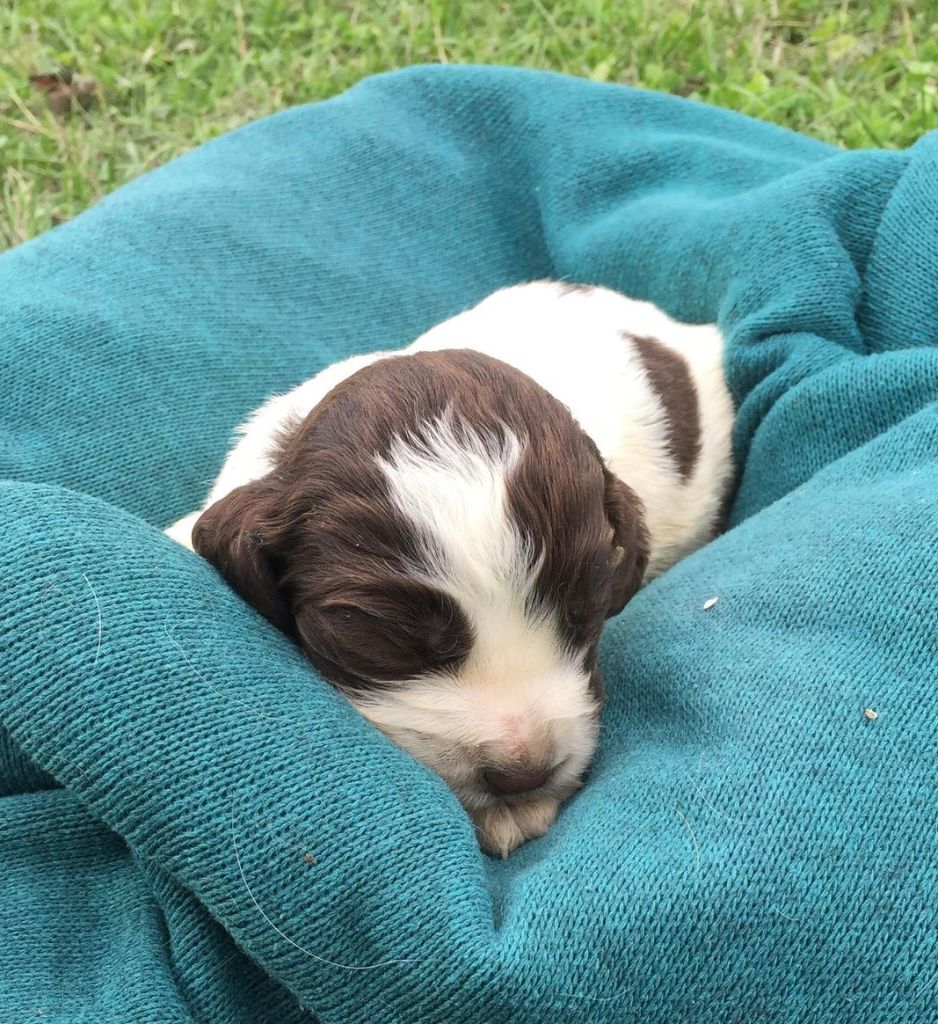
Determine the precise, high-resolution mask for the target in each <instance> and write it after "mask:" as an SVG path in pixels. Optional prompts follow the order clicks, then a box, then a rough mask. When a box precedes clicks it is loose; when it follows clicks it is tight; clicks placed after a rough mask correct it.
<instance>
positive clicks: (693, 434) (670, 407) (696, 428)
mask: <svg viewBox="0 0 938 1024" xmlns="http://www.w3.org/2000/svg"><path fill="white" fill-rule="evenodd" d="M623 336H624V337H626V338H628V340H629V341H631V342H632V344H633V345H634V346H635V351H636V352H637V353H638V355H639V358H640V359H641V361H642V366H643V368H644V370H645V373H646V374H647V375H648V380H649V382H650V383H651V386H652V387H653V388H654V389H655V392H656V393H657V395H658V398H659V400H660V401H661V404H662V405H663V406H664V411H665V415H666V416H667V420H668V452H669V454H670V455H671V457H672V458H673V459H674V462H675V463H676V465H677V468H678V472H679V473H680V475H681V479H682V480H687V479H688V477H690V475H691V473H692V472H693V471H694V466H695V465H696V464H697V459H698V458H699V457H700V445H701V436H700V403H699V401H698V398H697V388H696V387H695V386H694V381H693V378H692V377H691V374H690V368H689V367H688V365H687V362H686V360H685V359H684V357H683V356H681V355H680V354H679V353H678V352H675V351H674V350H673V349H672V348H669V347H668V346H667V345H662V344H661V342H660V341H657V340H655V339H654V338H638V337H635V336H634V335H632V334H624V335H623Z"/></svg>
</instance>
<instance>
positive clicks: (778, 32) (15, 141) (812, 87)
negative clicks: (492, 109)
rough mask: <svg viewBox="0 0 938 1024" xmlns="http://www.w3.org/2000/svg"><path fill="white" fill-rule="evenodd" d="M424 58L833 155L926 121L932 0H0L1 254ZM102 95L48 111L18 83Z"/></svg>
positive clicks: (935, 12)
mask: <svg viewBox="0 0 938 1024" xmlns="http://www.w3.org/2000/svg"><path fill="white" fill-rule="evenodd" d="M423 61H445V62H449V63H460V62H481V63H496V64H520V65H527V66H529V67H538V68H551V69H554V70H558V71H566V72H569V73H571V74H575V75H583V76H587V77H591V78H595V79H601V80H604V81H611V82H626V83H629V84H632V85H641V86H646V87H649V88H653V89H661V90H665V91H667V92H673V93H679V94H681V95H684V96H693V97H697V98H699V99H703V100H706V101H708V102H710V103H715V104H719V105H720V106H725V107H733V108H735V109H737V110H741V111H744V112H745V113H747V114H752V115H755V116H756V117H761V118H765V119H767V120H770V121H776V122H779V123H780V124H785V125H788V126H790V127H792V128H795V129H798V130H800V131H804V132H807V133H808V134H811V135H814V136H817V137H818V138H821V139H825V140H827V141H830V142H834V143H838V144H840V145H843V146H846V147H862V146H892V147H899V146H905V145H908V144H910V143H911V142H913V141H914V140H915V139H916V138H918V137H919V136H920V135H921V134H922V133H924V132H926V131H928V130H930V129H931V128H933V127H935V126H936V124H938V99H936V95H938V0H922V2H918V3H914V2H906V3H887V2H882V0H866V2H857V0H854V2H842V3H840V4H831V3H824V2H821V0H794V2H784V0H778V2H770V3H758V2H753V0H735V2H734V0H729V2H727V0H673V2H671V3H668V2H667V0H665V2H662V0H561V2H552V0H464V2H460V3H457V2H456V0H450V2H443V0H430V2H426V3H415V2H414V3H410V2H406V0H386V2H382V3H377V2H373V3H371V4H357V3H337V2H333V0H319V2H316V0H309V2H307V3H299V2H295V0H259V2H250V0H245V2H243V3H233V2H228V3H222V2H218V0H204V2H199V0H115V2H113V3H108V4H103V3H101V0H19V2H17V0H0V190H2V191H0V195H2V199H0V204H2V206H0V248H2V247H3V246H5V245H6V246H8V245H15V244H17V243H18V242H21V241H23V240H24V239H27V238H30V237H31V236H33V235H35V234H37V233H38V232H41V231H44V230H45V229H46V228H48V227H50V226H51V225H52V224H55V223H58V222H60V221H62V220H65V219H68V218H69V217H72V216H74V215H75V214H76V213H78V212H79V211H81V210H82V209H84V208H85V207H86V206H88V205H89V204H90V203H92V202H94V201H95V200H96V199H98V198H99V197H100V196H102V195H104V194H105V193H107V192H109V191H111V190H112V189H114V188H116V187H117V186H118V185H121V184H122V183H123V182H125V181H127V180H128V179H130V178H133V177H134V176H136V175H138V174H141V173H142V172H143V171H146V170H148V169H149V168H151V167H155V166H156V165H157V164H160V163H163V162H164V161H166V160H168V159H170V158H171V157H173V156H175V155H177V154H178V153H181V152H183V151H184V150H186V149H188V148H190V147H191V146H194V145H196V144H197V143H200V142H203V141H204V140H206V139H208V138H211V137H212V136H214V135H217V134H219V133H220V132H224V131H227V130H228V129H230V128H234V127H236V126H237V125H239V124H242V123H243V122H245V121H247V120H250V119H252V118H256V117H259V116H261V115H262V114H267V113H270V112H272V111H274V110H278V109H280V108H282V107H285V106H289V105H291V104H295V103H303V102H308V101H310V100H317V99H322V98H324V97H326V96H330V95H332V94H334V93H336V92H339V91H340V90H343V89H345V88H347V87H348V86H350V85H352V84H353V83H354V82H355V81H357V80H358V79H359V78H361V77H363V76H364V75H368V74H371V73H373V72H377V71H384V70H388V69H390V68H397V67H401V66H403V65H407V64H412V63H418V62H423ZM56 65H70V66H73V67H74V68H75V69H76V71H77V72H78V73H80V74H82V75H89V76H92V77H93V78H95V79H97V80H98V82H99V83H100V87H101V90H102V94H103V100H102V102H101V103H100V104H99V105H98V106H97V107H96V108H95V109H93V110H92V111H90V112H89V113H87V114H84V113H78V114H72V115H71V116H69V117H67V118H65V119H57V118H56V117H55V116H53V114H52V113H51V112H50V111H49V110H47V109H46V106H45V100H44V98H43V96H42V95H41V94H40V93H39V92H37V91H36V90H35V89H34V88H33V87H32V86H31V85H30V83H29V76H30V74H32V73H34V72H41V71H45V70H48V69H50V68H53V67H55V66H56Z"/></svg>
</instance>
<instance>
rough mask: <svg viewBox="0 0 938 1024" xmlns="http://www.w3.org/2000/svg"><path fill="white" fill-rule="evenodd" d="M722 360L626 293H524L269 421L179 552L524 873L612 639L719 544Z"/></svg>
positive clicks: (455, 322) (270, 406)
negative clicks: (281, 641)
mask: <svg viewBox="0 0 938 1024" xmlns="http://www.w3.org/2000/svg"><path fill="white" fill-rule="evenodd" d="M722 350H723V346H722V339H721V337H720V335H719V333H718V332H717V331H716V329H715V328H713V327H708V326H689V325H686V324H679V323H677V322H675V321H673V320H671V319H670V318H669V317H667V316H666V315H665V314H664V313H663V312H661V311H660V310H658V309H657V308H656V307H654V306H652V305H650V304H648V303H643V302H636V301H633V300H630V299H627V298H625V297H624V296H622V295H619V294H617V293H615V292H611V291H608V290H606V289H602V288H591V287H584V286H574V285H568V284H557V283H553V282H546V281H542V282H535V283H532V284H528V285H519V286H516V287H513V288H508V289H504V290H502V291H500V292H496V293H495V294H494V295H492V296H490V297H489V298H488V299H486V300H484V301H483V302H482V303H480V304H479V305H478V306H476V307H474V308H473V309H471V310H469V311H467V312H465V313H462V314H460V315H459V316H456V317H454V318H452V319H451V320H448V321H446V322H445V323H443V324H440V325H439V326H438V327H435V328H433V329H432V330H431V331H429V332H427V334H425V335H423V336H422V337H421V338H419V339H418V340H417V341H416V342H414V343H413V344H412V345H410V346H409V347H408V348H406V349H404V350H403V351H402V352H400V353H388V352H378V353H372V354H370V355H367V356H356V357H353V358H352V359H348V360H346V361H344V362H342V363H338V364H335V365H334V366H331V367H328V368H327V369H325V370H324V371H322V373H320V374H318V375H317V376H316V377H314V378H312V379H311V380H309V381H307V382H305V383H304V384H301V385H299V386H298V387H297V388H295V389H294V390H293V391H291V392H289V393H288V394H285V395H281V396H276V397H274V398H272V399H270V400H269V401H268V402H266V403H265V404H264V405H263V406H262V407H261V408H260V409H259V410H258V411H257V412H256V413H255V414H254V416H253V417H251V419H249V420H248V421H247V423H246V424H245V425H244V426H243V427H242V428H241V431H240V435H241V436H240V440H239V441H238V443H237V444H236V445H235V447H234V448H233V449H232V451H231V453H230V454H229V456H228V459H227V460H226V462H225V464H224V466H223V468H222V471H221V474H220V476H219V478H218V481H217V482H216V484H215V486H214V488H213V489H212V491H211V493H210V494H209V497H208V500H207V502H206V508H205V511H204V512H202V513H201V514H199V513H194V514H193V515H192V516H188V517H186V519H184V520H181V521H180V522H179V523H177V524H176V525H175V526H173V527H171V528H170V529H169V530H168V531H167V532H168V533H169V534H170V535H171V536H173V537H175V538H176V539H178V540H179V541H180V542H181V543H184V544H187V545H190V546H194V548H195V550H196V551H198V552H199V553H200V554H202V555H203V556H204V557H206V558H207V559H209V560H210V561H211V562H212V563H213V564H214V565H216V566H217V567H218V569H219V570H220V571H221V573H222V574H223V575H224V576H225V578H226V579H227V580H228V582H229V583H230V584H231V585H232V586H233V587H234V588H235V590H237V591H238V593H239V594H241V596H242V597H244V598H245V600H247V601H248V602H250V603H251V604H252V605H254V607H255V608H257V609H258V610H259V611H260V612H262V613H263V614H264V615H265V616H266V617H267V618H268V619H269V620H270V621H271V622H273V623H274V624H275V625H276V626H278V627H279V628H280V629H282V630H283V631H284V632H285V633H287V634H289V635H290V636H292V637H293V638H294V639H295V640H296V642H297V643H298V644H300V646H301V647H302V648H303V650H304V651H305V652H306V654H307V656H308V657H309V659H310V661H311V662H312V663H313V665H315V666H316V668H318V669H319V670H320V672H321V673H322V674H323V675H324V676H325V677H326V678H327V679H329V680H331V682H332V683H333V684H334V685H336V686H337V687H338V688H339V689H340V690H341V691H342V692H343V693H344V694H345V695H346V696H347V697H348V699H349V700H350V701H351V703H352V704H353V705H354V706H355V707H357V708H358V709H359V711H361V713H362V714H364V715H365V716H366V717H367V718H368V719H369V720H370V721H372V722H373V723H374V724H375V725H376V726H377V727H378V728H379V729H381V730H382V731H383V732H385V733H386V734H387V735H388V736H389V737H390V738H391V739H392V740H394V741H396V742H397V743H398V744H399V745H400V746H402V747H403V748H404V749H405V750H407V751H409V752H410V753H411V754H412V755H413V756H414V757H416V758H418V759H419V760H421V761H423V762H424V763H425V764H427V765H428V766H429V767H430V768H432V769H433V770H434V771H436V772H437V773H438V774H439V775H440V776H442V778H443V779H444V780H445V781H446V782H447V783H448V784H449V785H450V787H451V788H452V789H453V791H454V792H455V793H456V795H457V796H458V797H459V799H460V801H461V802H462V803H463V805H464V806H465V807H466V809H467V810H468V812H469V813H470V815H471V816H472V818H473V821H474V822H475V825H476V827H477V830H478V832H479V835H480V841H481V843H482V845H483V846H484V847H485V848H486V849H487V850H489V851H491V852H494V853H498V854H501V855H502V856H507V854H508V853H509V852H510V851H511V850H513V849H514V848H515V847H517V846H519V845H520V844H521V843H523V842H524V841H525V840H527V839H530V838H532V837H534V836H539V835H542V834H543V833H544V832H545V831H546V830H547V829H548V828H549V827H550V825H551V823H552V822H553V820H554V818H555V816H556V813H557V810H558V808H559V806H560V804H561V802H562V801H563V800H565V799H566V798H567V797H569V796H570V795H571V794H572V793H573V792H575V791H576V789H577V788H578V787H579V786H580V784H581V782H582V778H583V775H584V772H585V770H586V768H587V766H588V764H589V762H590V759H591V758H592V755H593V752H594V750H595V746H596V737H597V728H598V727H597V718H598V713H599V709H600V706H601V702H602V682H601V679H600V676H599V672H598V670H597V665H596V657H597V644H598V641H599V637H600V633H601V630H602V626H603V622H604V620H605V619H606V618H607V617H609V616H610V615H615V614H616V613H617V612H619V611H620V610H621V609H622V607H623V606H624V605H625V603H626V602H627V601H628V600H629V598H630V597H631V596H632V595H633V594H634V593H635V592H636V590H637V589H638V588H639V587H640V586H641V584H642V582H643V581H645V580H647V579H649V578H651V577H652V576H654V575H655V574H657V573H660V572H661V571H663V570H664V569H665V568H667V567H668V566H669V565H671V564H672V563H673V562H675V561H676V560H677V559H678V558H680V557H681V556H682V555H684V554H687V553H689V552H690V551H692V550H694V549H695V548H697V547H699V546H700V545H701V544H703V543H705V542H706V541H707V540H708V539H709V538H710V537H711V536H712V535H713V533H714V531H715V530H716V528H717V523H718V518H719V515H720V510H721V507H722V505H723V502H724V499H725V496H726V492H727V489H728V487H729V484H730V479H731V475H732V466H731V455H730V428H731V425H732V418H733V408H732V403H731V401H730V398H729V395H728V393H727V390H726V386H725V383H724V379H723V373H722ZM196 520H197V521H196ZM193 524H194V529H193Z"/></svg>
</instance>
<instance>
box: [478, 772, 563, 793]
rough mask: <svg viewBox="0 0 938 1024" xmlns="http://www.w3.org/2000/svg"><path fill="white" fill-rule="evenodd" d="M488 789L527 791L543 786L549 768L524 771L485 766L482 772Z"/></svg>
mask: <svg viewBox="0 0 938 1024" xmlns="http://www.w3.org/2000/svg"><path fill="white" fill-rule="evenodd" d="M482 776H483V778H484V779H485V781H486V782H487V783H488V786H489V788H490V789H492V790H493V791H494V792H496V793H503V794H509V793H527V792H529V791H530V790H532V789H537V788H538V787H539V786H543V785H544V783H545V782H546V781H547V780H548V779H549V778H550V769H549V768H531V769H528V770H525V771H522V770H520V769H515V770H511V771H499V770H498V769H497V768H486V769H485V771H484V772H483V773H482Z"/></svg>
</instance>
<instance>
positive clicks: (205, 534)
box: [192, 478, 294, 636]
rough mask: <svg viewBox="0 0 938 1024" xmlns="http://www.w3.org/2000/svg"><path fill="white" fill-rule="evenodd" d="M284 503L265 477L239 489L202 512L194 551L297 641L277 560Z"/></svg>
mask: <svg viewBox="0 0 938 1024" xmlns="http://www.w3.org/2000/svg"><path fill="white" fill-rule="evenodd" d="M281 501H282V495H281V493H280V491H279V489H277V488H276V487H274V486H273V485H272V484H271V483H270V482H269V481H268V480H267V479H266V478H265V479H261V480H256V481H254V482H253V483H250V484H244V485H242V486H241V487H236V488H235V489H234V490H233V491H231V492H230V493H229V494H226V495H225V497H224V498H221V499H220V500H219V501H216V502H215V504H214V505H210V506H209V507H208V508H207V509H206V510H205V512H203V513H202V515H201V517H200V518H199V519H198V521H197V522H196V524H195V526H194V527H193V528H192V546H193V548H194V549H195V550H196V551H197V552H198V553H199V554H200V555H201V556H202V557H203V558H205V559H207V560H208V561H209V562H211V563H212V565H214V566H215V568H216V569H217V570H218V571H219V572H220V573H221V574H222V576H224V577H225V579H226V580H227V581H228V583H229V584H230V585H231V586H232V588H233V589H234V590H235V591H237V593H238V594H239V595H240V596H241V597H242V598H243V599H244V600H245V601H247V602H248V604H250V605H252V606H253V607H254V608H256V609H257V610H258V611H259V612H260V613H261V614H262V615H263V616H264V617H265V618H267V619H269V620H270V621H271V622H272V623H273V624H274V625H275V626H276V627H277V628H278V629H281V630H283V632H284V633H287V634H288V635H290V636H292V635H293V633H294V624H293V615H292V614H291V611H290V607H289V604H288V603H287V601H286V600H285V599H284V597H283V595H282V594H281V592H280V568H279V565H278V558H277V546H278V542H279V541H281V540H282V539H283V533H284V526H283V513H282V510H281V509H280V508H279V504H280V502H281Z"/></svg>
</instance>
